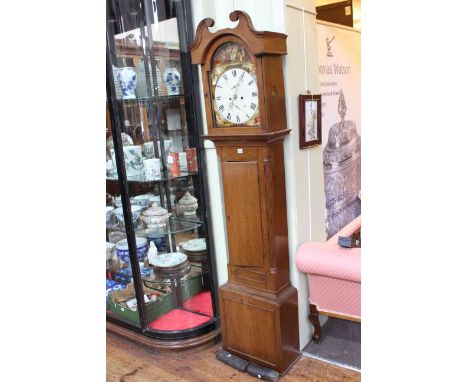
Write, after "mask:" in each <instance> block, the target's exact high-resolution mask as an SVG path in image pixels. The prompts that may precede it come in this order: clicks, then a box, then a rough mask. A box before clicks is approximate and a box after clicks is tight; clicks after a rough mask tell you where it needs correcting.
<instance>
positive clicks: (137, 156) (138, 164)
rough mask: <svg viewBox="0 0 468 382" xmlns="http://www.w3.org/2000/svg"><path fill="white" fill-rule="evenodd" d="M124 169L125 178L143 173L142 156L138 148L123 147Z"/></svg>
mask: <svg viewBox="0 0 468 382" xmlns="http://www.w3.org/2000/svg"><path fill="white" fill-rule="evenodd" d="M123 152H124V157H125V167H126V170H127V176H134V175H141V174H143V173H144V172H145V167H144V163H143V155H142V154H141V147H140V146H124V147H123Z"/></svg>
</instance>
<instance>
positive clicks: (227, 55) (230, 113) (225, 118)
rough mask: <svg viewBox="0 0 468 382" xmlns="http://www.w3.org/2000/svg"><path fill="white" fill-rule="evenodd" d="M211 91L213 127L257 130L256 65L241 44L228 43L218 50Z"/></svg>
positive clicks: (213, 68)
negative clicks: (244, 127)
mask: <svg viewBox="0 0 468 382" xmlns="http://www.w3.org/2000/svg"><path fill="white" fill-rule="evenodd" d="M211 87H212V92H211V94H212V97H213V100H212V101H213V102H212V104H213V112H214V115H215V121H216V122H215V124H216V127H240V126H246V127H258V126H260V114H259V98H258V97H259V94H258V87H257V78H256V73H255V65H254V64H252V63H251V62H250V61H249V58H248V55H247V53H246V52H245V49H244V48H243V47H242V46H241V45H240V44H237V43H234V42H228V43H225V44H223V45H221V46H220V47H219V48H218V50H217V51H216V53H215V54H214V56H213V67H212V71H211Z"/></svg>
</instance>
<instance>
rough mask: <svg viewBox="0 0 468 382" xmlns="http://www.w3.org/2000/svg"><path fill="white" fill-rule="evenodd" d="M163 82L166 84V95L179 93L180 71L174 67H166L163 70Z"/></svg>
mask: <svg viewBox="0 0 468 382" xmlns="http://www.w3.org/2000/svg"><path fill="white" fill-rule="evenodd" d="M164 83H165V85H166V90H167V95H178V94H179V85H180V73H179V72H178V71H177V69H176V68H167V69H165V70H164Z"/></svg>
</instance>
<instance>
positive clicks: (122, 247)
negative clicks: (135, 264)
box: [116, 236, 148, 263]
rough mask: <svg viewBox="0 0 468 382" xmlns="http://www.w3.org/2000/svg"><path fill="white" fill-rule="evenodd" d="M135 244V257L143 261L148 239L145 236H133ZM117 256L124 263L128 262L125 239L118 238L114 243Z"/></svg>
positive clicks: (128, 251)
mask: <svg viewBox="0 0 468 382" xmlns="http://www.w3.org/2000/svg"><path fill="white" fill-rule="evenodd" d="M135 240H136V245H137V258H138V261H144V260H145V256H146V252H147V251H148V240H147V239H146V237H139V236H137V237H135ZM116 249H117V256H118V257H119V259H120V260H121V261H123V262H124V263H129V262H130V250H129V249H128V242H127V239H123V240H120V241H119V242H118V243H117V244H116Z"/></svg>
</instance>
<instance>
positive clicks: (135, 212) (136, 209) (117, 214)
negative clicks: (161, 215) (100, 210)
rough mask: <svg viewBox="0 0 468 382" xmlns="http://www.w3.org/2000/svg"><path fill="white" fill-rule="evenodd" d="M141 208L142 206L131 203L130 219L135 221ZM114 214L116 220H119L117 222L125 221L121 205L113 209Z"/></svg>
mask: <svg viewBox="0 0 468 382" xmlns="http://www.w3.org/2000/svg"><path fill="white" fill-rule="evenodd" d="M142 209H143V207H142V206H138V205H136V204H132V220H133V223H136V222H137V220H138V218H139V217H140V215H141V210H142ZM114 215H115V217H116V218H117V220H118V221H119V223H122V224H124V223H125V220H124V213H123V207H119V208H116V209H115V210H114Z"/></svg>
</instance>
